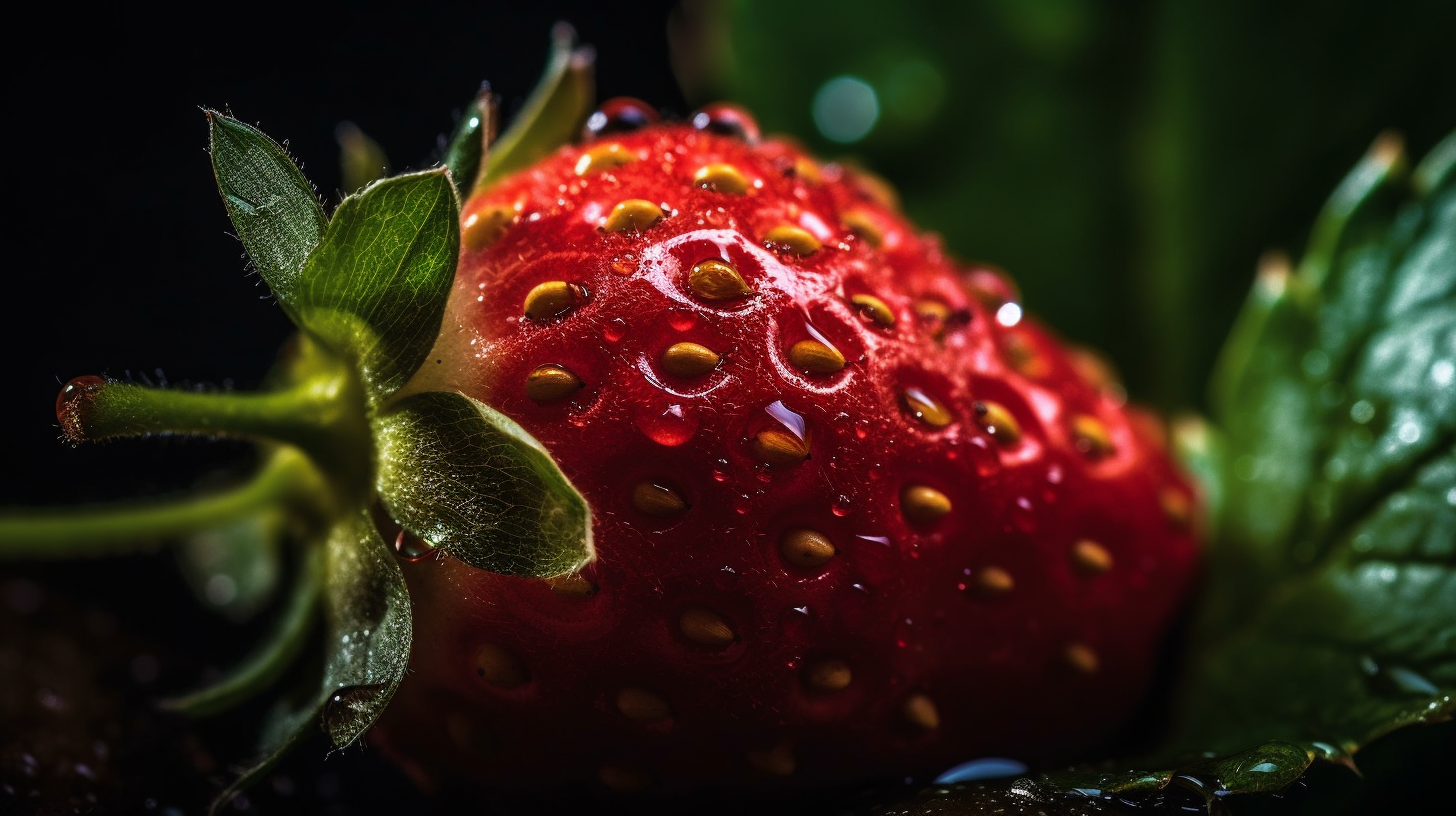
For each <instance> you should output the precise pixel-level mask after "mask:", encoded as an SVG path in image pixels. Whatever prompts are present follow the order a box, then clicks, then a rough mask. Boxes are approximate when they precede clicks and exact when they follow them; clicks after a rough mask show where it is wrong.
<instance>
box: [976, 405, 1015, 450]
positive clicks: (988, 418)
mask: <svg viewBox="0 0 1456 816" xmlns="http://www.w3.org/2000/svg"><path fill="white" fill-rule="evenodd" d="M971 409H972V411H973V412H974V414H975V417H976V424H977V425H980V426H981V427H982V428H983V429H984V430H985V431H986V433H988V434H990V435H991V438H993V439H995V440H996V441H997V442H1000V443H1001V444H1003V445H1014V444H1016V443H1017V441H1018V440H1020V439H1021V425H1020V424H1019V423H1017V421H1016V417H1014V416H1012V415H1011V412H1010V411H1008V410H1006V406H1004V405H1002V404H1001V403H999V402H991V401H990V400H982V401H979V402H977V403H976V404H975V405H973V406H971Z"/></svg>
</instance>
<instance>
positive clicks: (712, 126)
mask: <svg viewBox="0 0 1456 816" xmlns="http://www.w3.org/2000/svg"><path fill="white" fill-rule="evenodd" d="M692 122H693V127H694V128H697V129H698V130H703V131H707V132H708V133H715V134H717V135H719V136H731V137H733V138H735V139H741V140H742V141H745V142H748V143H750V144H753V143H756V142H758V140H759V139H760V138H761V134H760V132H759V128H758V121H757V120H755V119H754V118H753V115H752V114H750V113H749V112H748V111H746V110H744V109H743V108H740V107H738V106H737V105H732V104H728V103H726V102H718V103H715V104H712V105H707V106H705V107H704V108H703V109H702V110H700V111H698V112H697V113H695V114H693V119H692Z"/></svg>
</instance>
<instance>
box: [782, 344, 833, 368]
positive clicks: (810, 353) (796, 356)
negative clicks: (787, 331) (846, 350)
mask: <svg viewBox="0 0 1456 816" xmlns="http://www.w3.org/2000/svg"><path fill="white" fill-rule="evenodd" d="M789 362H791V363H793V364H794V367H795V368H798V369H802V370H804V371H807V372H809V373H810V374H833V373H835V372H836V371H840V370H841V369H843V368H844V355H843V354H840V353H839V349H837V348H835V347H833V346H827V345H825V344H823V343H821V342H819V341H818V340H800V341H799V342H797V343H795V344H794V345H792V346H790V347H789Z"/></svg>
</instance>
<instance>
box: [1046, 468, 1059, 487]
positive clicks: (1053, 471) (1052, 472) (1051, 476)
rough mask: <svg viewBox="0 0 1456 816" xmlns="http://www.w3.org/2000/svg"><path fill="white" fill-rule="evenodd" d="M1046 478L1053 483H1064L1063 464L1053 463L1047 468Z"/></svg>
mask: <svg viewBox="0 0 1456 816" xmlns="http://www.w3.org/2000/svg"><path fill="white" fill-rule="evenodd" d="M1046 480H1047V481H1048V482H1051V483H1052V484H1061V483H1062V466H1061V465H1052V466H1051V467H1049V468H1047V474H1046Z"/></svg>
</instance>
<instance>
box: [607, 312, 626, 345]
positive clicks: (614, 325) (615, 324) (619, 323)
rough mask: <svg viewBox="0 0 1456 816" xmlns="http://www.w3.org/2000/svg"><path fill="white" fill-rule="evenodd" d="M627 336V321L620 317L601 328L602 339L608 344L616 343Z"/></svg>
mask: <svg viewBox="0 0 1456 816" xmlns="http://www.w3.org/2000/svg"><path fill="white" fill-rule="evenodd" d="M626 334H627V321H625V320H623V319H622V318H620V317H615V318H612V320H611V322H609V323H608V324H607V325H605V326H603V327H602V337H603V338H604V339H606V341H607V342H608V343H616V342H618V341H619V340H621V339H622V338H623V337H624V336H626Z"/></svg>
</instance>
